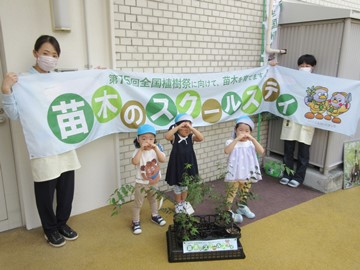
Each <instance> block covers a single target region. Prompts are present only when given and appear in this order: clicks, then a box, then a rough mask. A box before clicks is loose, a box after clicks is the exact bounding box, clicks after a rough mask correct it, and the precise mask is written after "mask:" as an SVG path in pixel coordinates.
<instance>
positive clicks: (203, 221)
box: [166, 215, 245, 262]
mask: <svg viewBox="0 0 360 270" xmlns="http://www.w3.org/2000/svg"><path fill="white" fill-rule="evenodd" d="M199 219H200V226H199V227H198V230H199V235H198V238H197V239H195V240H216V239H226V238H236V242H237V249H236V250H223V251H206V252H193V253H184V252H183V243H182V241H179V240H178V237H177V236H176V229H175V226H174V225H170V226H169V229H168V231H167V232H166V240H167V248H168V260H169V262H190V261H209V260H229V259H244V258H245V254H244V251H243V248H242V245H241V243H240V235H241V234H239V235H238V236H234V235H231V234H228V233H227V232H226V231H225V229H222V230H221V233H220V229H219V226H216V225H215V224H214V221H213V220H214V216H212V215H207V216H199Z"/></svg>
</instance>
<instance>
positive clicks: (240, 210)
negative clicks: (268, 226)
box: [236, 205, 255, 218]
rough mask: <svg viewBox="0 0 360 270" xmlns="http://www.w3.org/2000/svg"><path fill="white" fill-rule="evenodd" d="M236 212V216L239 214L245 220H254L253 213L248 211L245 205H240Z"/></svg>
mask: <svg viewBox="0 0 360 270" xmlns="http://www.w3.org/2000/svg"><path fill="white" fill-rule="evenodd" d="M236 212H237V213H238V214H241V215H243V216H245V217H247V218H255V214H254V213H253V212H251V211H250V209H249V207H247V206H246V205H241V206H240V207H239V208H238V209H237V210H236Z"/></svg>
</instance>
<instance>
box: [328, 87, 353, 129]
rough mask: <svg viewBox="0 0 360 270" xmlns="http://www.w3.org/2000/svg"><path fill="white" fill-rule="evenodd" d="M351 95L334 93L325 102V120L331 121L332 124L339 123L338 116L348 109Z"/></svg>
mask: <svg viewBox="0 0 360 270" xmlns="http://www.w3.org/2000/svg"><path fill="white" fill-rule="evenodd" d="M350 102H351V93H346V92H334V93H333V94H332V96H331V98H330V99H329V100H328V101H327V106H326V107H327V115H326V116H325V119H326V120H329V121H330V120H332V122H333V123H336V124H339V123H341V119H340V118H339V115H340V114H343V113H344V112H347V111H348V110H349V109H350Z"/></svg>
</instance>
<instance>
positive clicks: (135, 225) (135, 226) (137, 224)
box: [132, 221, 142, 234]
mask: <svg viewBox="0 0 360 270" xmlns="http://www.w3.org/2000/svg"><path fill="white" fill-rule="evenodd" d="M132 230H133V233H134V234H140V233H142V230H141V226H140V222H139V221H138V222H134V221H133V222H132Z"/></svg>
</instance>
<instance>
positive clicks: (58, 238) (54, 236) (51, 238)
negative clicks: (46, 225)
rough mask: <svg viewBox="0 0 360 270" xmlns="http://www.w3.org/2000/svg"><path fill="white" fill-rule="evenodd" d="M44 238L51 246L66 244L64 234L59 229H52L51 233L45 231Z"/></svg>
mask: <svg viewBox="0 0 360 270" xmlns="http://www.w3.org/2000/svg"><path fill="white" fill-rule="evenodd" d="M44 236H45V239H46V240H47V241H48V243H49V245H51V246H53V247H62V246H63V245H65V244H66V240H65V238H64V236H62V235H61V234H60V233H59V231H54V232H51V233H45V235H44Z"/></svg>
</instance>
